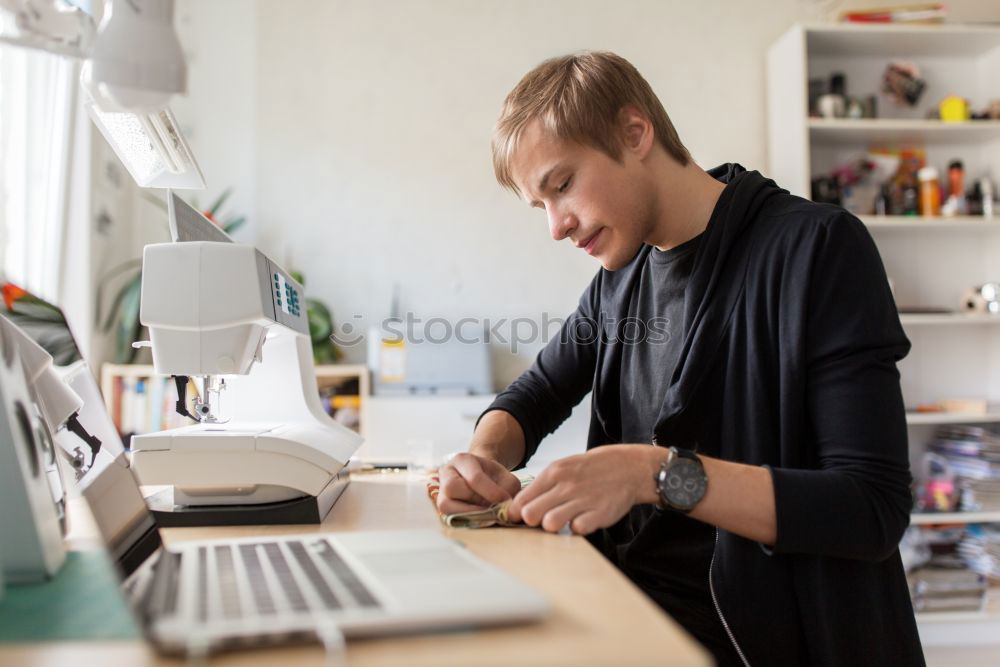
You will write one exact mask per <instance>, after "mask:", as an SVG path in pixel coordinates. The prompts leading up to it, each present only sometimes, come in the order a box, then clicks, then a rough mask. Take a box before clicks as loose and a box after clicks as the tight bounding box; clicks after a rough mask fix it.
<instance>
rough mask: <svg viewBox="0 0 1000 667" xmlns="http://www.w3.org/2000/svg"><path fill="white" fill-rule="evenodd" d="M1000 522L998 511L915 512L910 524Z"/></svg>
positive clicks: (999, 512) (911, 516)
mask: <svg viewBox="0 0 1000 667" xmlns="http://www.w3.org/2000/svg"><path fill="white" fill-rule="evenodd" d="M994 522H996V523H1000V511H997V512H938V513H929V512H928V513H922V512H914V513H913V514H911V515H910V525H912V526H926V525H929V524H935V523H994Z"/></svg>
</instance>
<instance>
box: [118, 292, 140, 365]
mask: <svg viewBox="0 0 1000 667" xmlns="http://www.w3.org/2000/svg"><path fill="white" fill-rule="evenodd" d="M141 287H142V282H141V281H139V280H133V281H132V282H131V283H129V284H128V285H127V286H126V287H125V289H124V290H123V292H124V296H123V298H122V301H121V303H122V307H121V318H120V319H119V320H118V335H117V336H116V338H117V341H116V342H117V345H116V350H115V351H116V355H115V356H116V357H117V361H118V363H120V364H123V363H128V362H129V361H130V360H131V359H133V358H134V353H133V350H134V348H133V347H132V342H133V341H134V340H135V338H136V336H137V335H138V331H137V329H138V326H139V301H140V299H141V297H142V290H141Z"/></svg>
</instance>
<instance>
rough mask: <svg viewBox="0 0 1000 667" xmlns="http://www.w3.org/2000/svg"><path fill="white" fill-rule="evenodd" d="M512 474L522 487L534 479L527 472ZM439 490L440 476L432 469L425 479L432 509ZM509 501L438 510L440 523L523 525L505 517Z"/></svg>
mask: <svg viewBox="0 0 1000 667" xmlns="http://www.w3.org/2000/svg"><path fill="white" fill-rule="evenodd" d="M514 474H515V475H517V477H518V479H520V480H521V488H522V489H523V488H524V487H525V486H527V485H528V484H530V483H531V481H532V480H533V479H535V478H534V476H533V475H529V474H527V473H514ZM440 491H441V478H440V476H439V475H438V471H437V470H434V471H432V472H431V475H430V478H429V479H428V481H427V495H428V496H429V497H430V499H431V502H432V503H433V504H434V509H437V497H438V493H440ZM510 502H511V501H509V500H505V501H503V502H501V503H497V504H495V505H491V506H490V507H487V508H485V509H481V510H472V511H469V512H456V513H454V514H444V513H442V512H439V513H438V516H439V517H441V523H443V524H444V525H446V526H448V527H449V528H488V527H490V526H517V525H523V524H521V523H520V522H515V521H511V520H510V519H508V518H507V512H508V510H509V508H510Z"/></svg>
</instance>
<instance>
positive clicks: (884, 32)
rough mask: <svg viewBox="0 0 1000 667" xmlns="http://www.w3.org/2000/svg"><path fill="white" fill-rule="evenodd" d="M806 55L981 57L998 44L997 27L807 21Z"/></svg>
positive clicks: (999, 29)
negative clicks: (815, 22)
mask: <svg viewBox="0 0 1000 667" xmlns="http://www.w3.org/2000/svg"><path fill="white" fill-rule="evenodd" d="M805 31H806V39H807V46H808V53H809V57H815V56H841V57H843V56H844V55H845V54H847V55H848V56H878V57H883V58H898V57H900V56H901V55H902V54H906V56H907V57H908V58H913V57H917V56H920V57H927V56H932V57H933V56H940V57H946V58H954V57H956V56H958V57H970V56H981V55H985V54H987V53H989V52H990V51H992V50H993V49H995V48H996V47H997V46H1000V28H997V27H995V26H978V25H958V24H948V23H946V24H943V25H893V24H888V25H886V24H878V25H865V24H856V23H835V24H806V25H805Z"/></svg>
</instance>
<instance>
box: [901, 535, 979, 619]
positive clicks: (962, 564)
mask: <svg viewBox="0 0 1000 667" xmlns="http://www.w3.org/2000/svg"><path fill="white" fill-rule="evenodd" d="M967 528H968V527H966V526H958V525H947V526H937V527H929V528H924V529H920V528H919V527H915V526H914V527H912V528H911V529H910V530H909V531H907V536H906V537H905V538H904V540H903V545H901V550H903V547H906V546H908V547H909V548H910V550H911V551H913V552H914V555H913V557H912V558H911V559H910V562H909V563H908V564H907V569H910V572H909V573H908V574H907V580H908V581H909V584H910V595H911V598H912V600H913V609H914V611H917V612H937V611H941V612H943V611H969V612H979V611H982V610H983V608H984V606H985V604H986V596H987V590H988V587H989V579H988V577H987V576H986V575H985V574H984V573H982V572H980V571H977V570H976V569H973V568H972V567H971V566H970V559H969V558H968V557H967V556H966V554H965V553H963V546H962V545H963V544H965V543H966V541H967V540H968V532H967ZM911 568H912V569H911Z"/></svg>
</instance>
